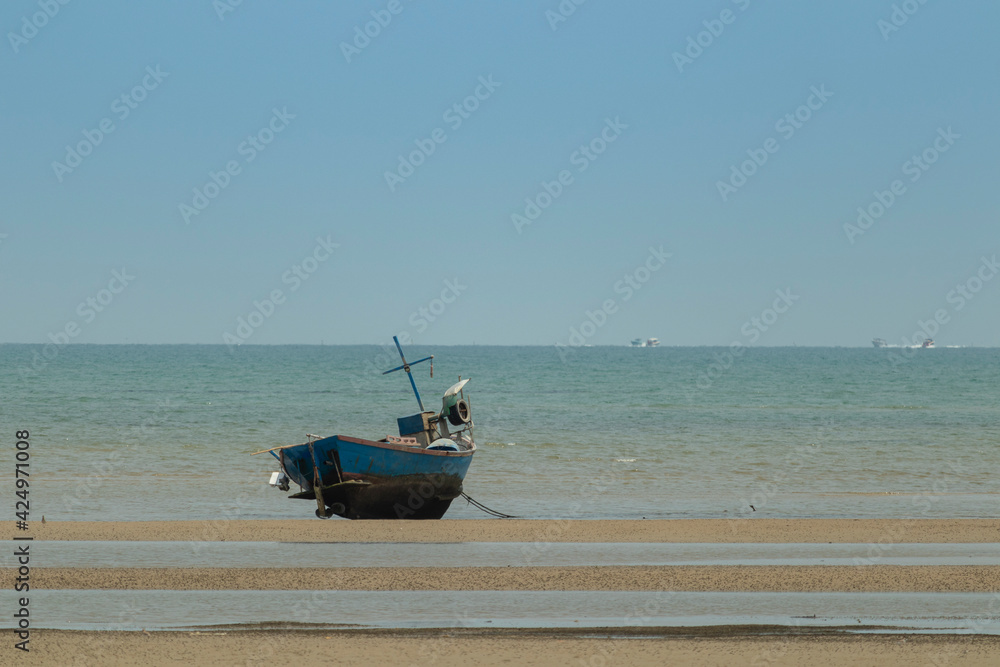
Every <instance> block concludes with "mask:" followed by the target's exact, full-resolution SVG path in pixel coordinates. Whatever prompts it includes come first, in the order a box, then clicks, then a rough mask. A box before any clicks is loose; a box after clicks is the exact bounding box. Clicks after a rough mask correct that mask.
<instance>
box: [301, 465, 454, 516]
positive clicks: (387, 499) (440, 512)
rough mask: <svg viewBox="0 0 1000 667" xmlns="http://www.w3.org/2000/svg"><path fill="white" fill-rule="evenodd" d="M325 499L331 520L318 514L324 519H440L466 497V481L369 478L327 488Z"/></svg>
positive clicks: (440, 477)
mask: <svg viewBox="0 0 1000 667" xmlns="http://www.w3.org/2000/svg"><path fill="white" fill-rule="evenodd" d="M322 495H323V502H324V504H325V505H326V508H327V513H328V516H327V517H322V516H321V515H320V514H319V510H317V516H321V518H329V517H330V516H334V515H336V516H341V517H344V518H345V519H382V520H385V519H440V518H441V517H443V516H444V514H445V512H447V511H448V508H449V507H450V506H451V501H452V500H454V499H455V498H457V497H459V496H460V495H462V479H461V478H460V477H458V476H457V475H444V474H437V475H404V476H400V477H389V478H371V477H367V478H364V479H357V480H348V481H346V482H343V483H341V484H334V485H333V486H328V487H325V488H324V489H323V490H322ZM308 496H311V497H313V498H315V496H314V495H313V494H311V493H310V494H308ZM299 497H305V494H300V495H299Z"/></svg>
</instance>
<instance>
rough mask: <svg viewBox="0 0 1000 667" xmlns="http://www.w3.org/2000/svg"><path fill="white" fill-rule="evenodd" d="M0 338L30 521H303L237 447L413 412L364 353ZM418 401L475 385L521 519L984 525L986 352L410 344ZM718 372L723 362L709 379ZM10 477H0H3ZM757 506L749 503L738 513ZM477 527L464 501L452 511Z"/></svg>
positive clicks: (470, 480) (483, 465) (992, 381)
mask: <svg viewBox="0 0 1000 667" xmlns="http://www.w3.org/2000/svg"><path fill="white" fill-rule="evenodd" d="M37 351H39V348H38V346H28V345H0V386H3V387H4V390H3V391H4V393H3V396H2V400H0V424H3V425H4V428H5V429H7V431H9V432H11V433H12V432H13V431H14V430H15V429H29V430H30V431H31V434H32V436H31V456H32V458H31V473H32V477H31V482H32V488H31V491H32V518H33V519H35V520H38V519H39V518H40V515H42V514H45V515H47V516H48V517H49V518H50V519H52V518H59V519H98V520H142V519H177V518H184V519H216V518H225V517H230V518H232V517H238V518H285V517H287V518H309V517H311V516H312V513H313V509H314V507H313V506H312V504H311V503H310V502H309V501H292V500H287V499H286V498H285V494H282V493H281V492H279V491H277V490H275V489H272V488H270V487H269V486H268V485H267V479H268V476H269V473H270V472H271V471H272V470H274V469H275V462H274V461H273V460H272V459H270V458H269V457H268V456H267V455H261V456H256V457H251V456H250V454H251V453H252V452H254V451H258V450H262V449H267V448H269V447H274V446H277V445H283V444H294V443H299V442H303V441H304V439H305V434H306V433H307V432H308V433H316V434H320V435H332V434H337V433H340V434H348V435H360V436H367V437H376V438H379V437H382V436H384V435H386V434H389V433H394V432H395V419H396V417H399V416H405V415H409V414H413V413H414V412H416V411H417V408H416V402H415V401H414V399H413V396H412V393H411V392H410V389H409V386H408V384H407V383H406V381H405V379H404V378H401V377H399V375H398V374H397V375H390V376H384V377H383V376H381V375H380V374H379V371H380V370H384V369H388V368H391V367H393V366H395V365H397V363H398V358H396V357H394V356H393V354H394V352H393V353H392V354H389V353H388V351H386V350H385V349H383V348H380V347H376V346H356V347H319V346H311V347H310V346H287V347H255V346H243V347H240V348H237V349H235V351H233V352H230V351H229V350H228V348H227V347H226V346H94V345H70V346H65V347H62V348H59V353H58V356H57V357H56V358H55V359H53V360H52V361H50V362H47V363H46V364H45V365H44V366H41V367H36V368H32V366H31V364H32V359H33V354H34V353H35V352H37ZM407 352H408V353H409V354H412V355H417V356H425V355H427V354H435V355H436V356H435V377H434V379H433V380H431V379H430V378H429V377H428V374H427V371H428V370H429V369H426V368H422V367H420V366H417V367H415V377H416V380H417V382H418V385H419V386H420V389H421V392H422V394H423V396H424V399H425V403H426V404H427V405H429V406H434V405H436V404H437V401H438V400H439V397H440V395H441V394H442V392H443V391H444V389H445V388H447V387H448V386H449V385H451V384H452V383H453V382H454V381H455V380H456V379H457V377H458V376H459V374H462V375H463V376H464V377H471V378H472V382H471V383H470V384H469V386H468V389H469V390H470V392H471V397H472V405H473V417H474V419H475V422H476V440H477V442H478V444H479V446H480V451H479V452H477V454H476V457H475V459H474V461H473V463H472V467H471V470H470V472H469V475H468V477H467V480H466V490H467V491H468V492H469V493H470V494H471V495H472V496H473V497H475V498H476V499H477V500H479V501H481V502H484V503H485V504H487V505H489V506H491V507H494V508H496V509H499V510H501V511H504V512H507V513H510V514H517V515H521V516H525V517H532V518H544V517H550V518H551V517H566V518H640V517H647V518H679V517H722V518H727V517H733V516H745V515H748V514H750V513H751V512H753V516H755V517H760V516H770V517H845V516H846V517H911V516H913V517H993V516H996V515H997V514H998V512H1000V488H998V483H997V480H998V479H1000V447H998V446H997V445H998V444H1000V383H998V382H997V378H998V377H1000V350H995V349H978V348H975V349H934V350H920V351H914V352H913V353H912V355H911V356H907V357H903V356H900V355H902V354H903V352H901V351H899V350H886V349H883V350H877V349H847V348H757V349H749V350H747V352H746V353H745V354H744V355H743V356H742V357H740V358H739V359H738V360H736V361H735V362H734V363H732V364H731V365H730V366H729V367H728V368H726V369H724V370H718V369H716V370H714V371H711V373H712V377H711V378H710V382H709V381H708V380H709V378H708V375H707V373H708V372H709V371H710V369H713V368H714V367H713V364H717V363H718V362H717V359H718V358H721V355H724V352H725V351H724V349H722V348H656V349H629V348H614V347H605V348H600V347H595V348H582V349H579V350H577V351H576V352H575V353H574V355H572V357H571V358H570V360H569V362H568V363H562V361H561V360H560V358H559V355H558V354H557V353H556V352H555V350H554V349H553V348H545V347H532V348H522V347H439V348H428V347H420V346H416V347H413V348H412V349H410V350H407ZM719 368H721V365H720V366H719ZM12 472H13V466H6V467H3V468H2V469H0V479H6V478H7V477H9V476H10V475H12ZM750 505H754V507H755V511H753V510H751V509H750ZM481 516H483V515H482V514H480V513H479V512H478V510H475V509H474V508H472V507H470V506H468V505H466V504H465V503H464V502H462V501H459V502H456V503H454V504H453V506H452V509H451V510H450V511H449V512H448V514H447V517H448V518H474V517H481Z"/></svg>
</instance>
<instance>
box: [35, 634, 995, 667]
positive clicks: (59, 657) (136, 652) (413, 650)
mask: <svg viewBox="0 0 1000 667" xmlns="http://www.w3.org/2000/svg"><path fill="white" fill-rule="evenodd" d="M720 631H721V632H722V633H723V635H722V636H718V635H712V634H707V633H706V634H704V635H702V636H699V635H698V634H697V633H693V632H688V633H686V634H684V635H681V636H672V635H671V634H669V633H664V634H662V635H661V636H651V633H647V634H646V636H644V637H630V636H628V635H627V634H626V633H616V634H615V635H613V636H611V635H609V636H601V633H599V632H593V631H590V632H588V633H586V634H587V635H588V637H582V636H580V635H581V634H583V633H570V632H550V631H518V632H516V633H504V632H496V631H485V630H484V631H477V632H474V633H469V632H463V631H446V632H433V633H419V632H417V633H401V632H370V633H362V632H337V633H330V632H328V631H327V632H317V631H282V632H260V631H244V632H153V633H142V632H136V633H130V632H109V633H93V632H66V631H58V630H40V631H38V632H37V633H36V635H35V636H36V639H33V640H32V641H33V642H35V641H37V647H36V648H34V649H33V650H32V653H31V656H30V663H29V662H28V660H25V661H24V662H23V664H45V665H70V664H93V665H102V666H103V665H195V664H212V665H245V666H248V667H250V666H253V667H257V666H260V667H263V666H264V665H274V664H294V665H329V664H331V662H332V661H333V660H334V659H335V661H336V662H335V663H334V664H341V665H372V664H379V665H428V666H430V665H434V666H435V667H468V666H469V665H529V666H534V665H588V666H589V665H594V666H595V667H596V666H597V665H634V666H636V667H654V666H655V667H659V666H660V665H664V664H676V665H776V666H784V665H789V666H796V667H797V666H799V665H818V666H821V667H822V666H825V665H888V666H890V667H894V666H896V665H899V666H904V665H906V666H909V665H931V664H933V665H968V666H971V667H978V666H980V665H982V666H984V667H985V666H990V667H992V665H995V664H996V661H997V656H998V652H1000V641H998V640H997V638H995V637H982V636H910V637H901V636H873V635H868V636H861V637H858V636H855V637H843V636H829V635H824V634H815V635H790V636H773V635H772V636H759V635H756V634H746V635H741V634H740V630H739V629H738V628H723V629H721V630H720ZM81 659H82V662H81Z"/></svg>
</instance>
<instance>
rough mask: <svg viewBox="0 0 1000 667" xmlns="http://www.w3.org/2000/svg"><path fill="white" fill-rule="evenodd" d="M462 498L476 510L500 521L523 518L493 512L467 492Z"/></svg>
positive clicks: (463, 493) (463, 492)
mask: <svg viewBox="0 0 1000 667" xmlns="http://www.w3.org/2000/svg"><path fill="white" fill-rule="evenodd" d="M462 497H463V498H465V499H466V500H467V501H468V502H469V504H470V505H472V506H473V507H475V508H476V509H479V510H482V511H484V512H486V513H487V514H490V515H492V516H495V517H497V518H498V519H520V518H522V517H519V516H514V515H513V514H504V513H503V512H498V511H496V510H492V509H490V508H489V507H487V506H486V505H484V504H482V503H481V502H479V501H478V500H475V499H474V498H473V497H472V496H470V495H469V494H468V493H466V492H465V491H462Z"/></svg>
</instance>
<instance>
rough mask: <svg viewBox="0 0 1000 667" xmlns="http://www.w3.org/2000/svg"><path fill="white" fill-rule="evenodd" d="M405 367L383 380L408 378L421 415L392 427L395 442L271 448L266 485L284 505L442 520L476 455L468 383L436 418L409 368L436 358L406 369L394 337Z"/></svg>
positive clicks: (335, 441)
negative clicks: (272, 467) (285, 495)
mask: <svg viewBox="0 0 1000 667" xmlns="http://www.w3.org/2000/svg"><path fill="white" fill-rule="evenodd" d="M392 339H393V341H395V343H396V349H397V350H398V351H399V357H400V359H402V361H403V363H402V365H401V366H398V367H396V368H393V369H391V370H388V371H385V373H383V375H386V374H388V373H394V372H396V371H399V370H402V371H405V372H406V375H407V377H408V378H409V379H410V386H411V387H412V388H413V394H414V395H415V396H416V397H417V404H418V405H419V406H420V412H419V413H417V414H415V415H410V416H408V417H401V418H399V419H397V420H396V423H397V426H398V429H399V435H398V436H386V437H385V438H383V439H381V440H366V439H363V438H355V437H350V436H344V435H333V436H330V437H326V438H320V437H318V436H315V435H307V436H306V437H307V438H308V441H307V442H305V443H303V444H300V445H287V446H284V447H275V448H274V449H268V450H265V451H264V452H256V453H257V454H263V453H270V454H271V455H272V456H273V457H274V458H276V459H277V460H278V462H279V464H280V466H281V470H280V471H278V472H275V473H274V474H272V475H271V485H272V486H275V487H277V488H279V489H281V490H283V491H288V490H289V488H290V482H294V483H295V484H297V485H298V486H299V487H300V489H301V490H300V491H299V492H298V493H294V494H292V495H291V496H289V498H296V499H302V500H315V501H316V516H318V517H319V518H321V519H329V518H331V517H332V516H334V515H337V516H342V517H344V518H347V519H440V518H441V517H442V516H444V513H445V512H446V511H448V507H449V506H450V505H451V501H452V500H454V499H455V498H457V497H459V496H460V495H462V482H463V481H464V480H465V474H466V473H467V472H468V471H469V464H470V463H472V455H473V454H475V452H476V444H475V442H473V432H472V431H473V424H472V409H471V406H470V403H469V399H468V398H467V397H466V395H465V385H466V384H467V383H468V382H469V380H468V379H465V380H462V379H461V377H459V382H458V383H456V384H455V385H453V386H452V387H451V388H449V389H448V391H446V392H445V393H444V396H443V397H442V399H441V411H440V412H434V411H428V410H425V409H424V404H423V401H422V400H421V398H420V392H418V391H417V384H416V382H415V381H414V379H413V374H412V373H411V372H410V367H411V366H415V365H416V364H419V363H423V362H425V361H430V362H431V377H434V356H433V355H431V356H429V357H425V358H423V359H419V360H417V361H414V362H411V363H407V361H406V357H404V356H403V349H402V347H400V345H399V339H398V338H396V337H395V336H393V338H392Z"/></svg>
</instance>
